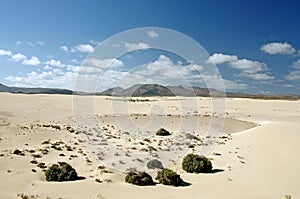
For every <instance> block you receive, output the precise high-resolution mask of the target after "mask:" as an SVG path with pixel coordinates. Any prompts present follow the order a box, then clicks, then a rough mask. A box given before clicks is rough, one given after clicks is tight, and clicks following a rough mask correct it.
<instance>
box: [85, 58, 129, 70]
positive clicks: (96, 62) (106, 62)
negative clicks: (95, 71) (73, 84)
mask: <svg viewBox="0 0 300 199" xmlns="http://www.w3.org/2000/svg"><path fill="white" fill-rule="evenodd" d="M83 65H85V66H89V67H95V68H101V69H104V68H116V67H117V68H118V67H122V66H124V63H123V62H122V61H121V60H118V59H96V58H89V59H86V60H85V61H84V63H83Z"/></svg>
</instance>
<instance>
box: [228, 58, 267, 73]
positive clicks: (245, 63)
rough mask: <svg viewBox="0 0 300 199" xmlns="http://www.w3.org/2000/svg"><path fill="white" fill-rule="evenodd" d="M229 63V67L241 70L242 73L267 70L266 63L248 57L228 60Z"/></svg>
mask: <svg viewBox="0 0 300 199" xmlns="http://www.w3.org/2000/svg"><path fill="white" fill-rule="evenodd" d="M229 65H230V67H231V68H234V69H239V70H242V71H243V72H244V73H256V72H260V71H265V70H267V65H266V64H265V63H262V62H258V61H252V60H248V59H240V60H238V61H234V62H230V64H229Z"/></svg>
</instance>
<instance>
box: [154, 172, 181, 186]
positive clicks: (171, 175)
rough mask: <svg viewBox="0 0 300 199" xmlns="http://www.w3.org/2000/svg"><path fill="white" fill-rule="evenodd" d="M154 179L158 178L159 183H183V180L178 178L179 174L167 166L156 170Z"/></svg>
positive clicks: (174, 184)
mask: <svg viewBox="0 0 300 199" xmlns="http://www.w3.org/2000/svg"><path fill="white" fill-rule="evenodd" d="M155 179H156V180H158V182H159V183H161V184H164V185H173V186H181V185H183V180H182V179H181V178H180V175H178V174H177V173H176V172H175V171H173V170H171V169H167V168H165V169H161V170H160V171H158V172H157V176H156V178H155Z"/></svg>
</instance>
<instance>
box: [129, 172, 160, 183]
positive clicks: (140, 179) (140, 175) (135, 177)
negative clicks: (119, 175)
mask: <svg viewBox="0 0 300 199" xmlns="http://www.w3.org/2000/svg"><path fill="white" fill-rule="evenodd" d="M125 182H127V183H131V184H135V185H139V186H147V185H153V184H154V182H153V179H152V177H151V176H150V175H149V174H148V173H146V172H137V173H136V172H129V173H128V174H127V176H126V177H125Z"/></svg>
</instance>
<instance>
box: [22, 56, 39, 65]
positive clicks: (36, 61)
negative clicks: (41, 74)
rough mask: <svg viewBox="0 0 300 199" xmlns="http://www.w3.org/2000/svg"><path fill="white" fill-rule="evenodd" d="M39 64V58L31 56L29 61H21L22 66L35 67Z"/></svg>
mask: <svg viewBox="0 0 300 199" xmlns="http://www.w3.org/2000/svg"><path fill="white" fill-rule="evenodd" d="M40 63H41V62H40V60H39V58H37V57H35V56H32V57H31V58H30V59H26V60H23V62H22V64H24V65H31V66H36V65H39V64H40Z"/></svg>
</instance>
